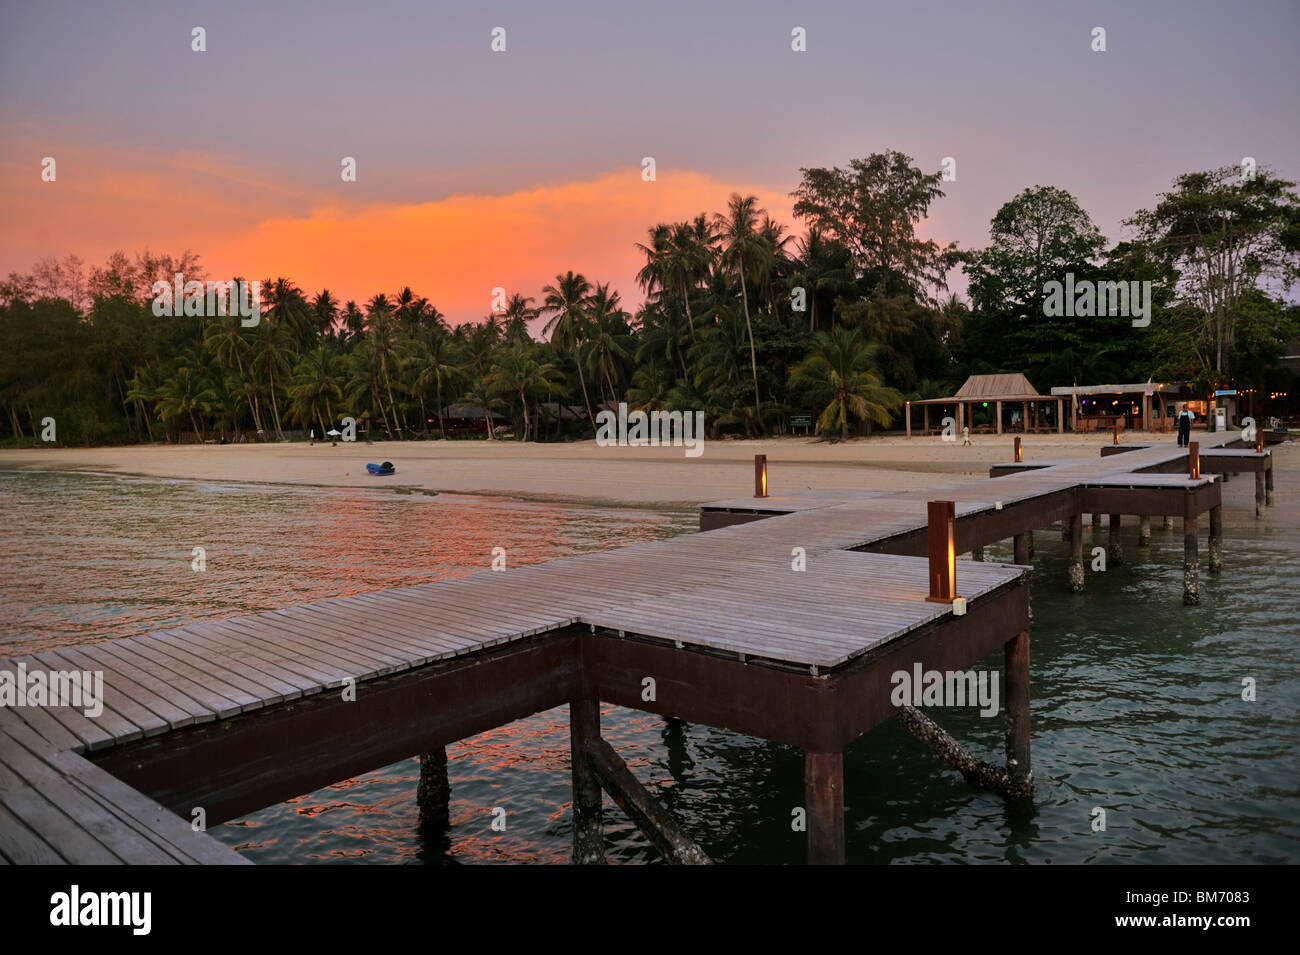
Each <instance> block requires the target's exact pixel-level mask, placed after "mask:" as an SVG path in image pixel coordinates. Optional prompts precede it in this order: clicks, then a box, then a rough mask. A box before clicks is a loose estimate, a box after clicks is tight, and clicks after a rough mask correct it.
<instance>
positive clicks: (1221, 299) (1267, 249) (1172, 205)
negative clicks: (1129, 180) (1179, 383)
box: [1125, 166, 1300, 381]
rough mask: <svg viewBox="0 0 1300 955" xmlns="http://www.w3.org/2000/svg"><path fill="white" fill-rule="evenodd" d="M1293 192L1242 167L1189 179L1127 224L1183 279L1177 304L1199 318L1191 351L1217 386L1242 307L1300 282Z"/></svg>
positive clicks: (1297, 202) (1298, 217) (1266, 174)
mask: <svg viewBox="0 0 1300 955" xmlns="http://www.w3.org/2000/svg"><path fill="white" fill-rule="evenodd" d="M1294 189H1295V183H1294V182H1289V181H1287V180H1285V179H1281V178H1279V177H1278V176H1276V175H1275V174H1274V173H1272V172H1270V171H1269V170H1267V169H1263V168H1261V169H1257V170H1254V171H1253V173H1252V174H1250V175H1247V174H1245V173H1244V172H1243V170H1242V169H1241V167H1239V166H1223V167H1220V168H1218V169H1211V170H1208V171H1205V172H1193V173H1187V174H1185V175H1182V176H1179V177H1178V178H1176V179H1175V180H1174V184H1173V189H1172V190H1171V191H1169V192H1165V193H1162V194H1161V196H1160V201H1159V202H1158V203H1157V204H1156V206H1155V208H1154V209H1149V210H1148V209H1143V210H1141V211H1139V212H1138V213H1136V214H1135V215H1134V216H1133V217H1132V218H1130V219H1128V220H1126V222H1125V224H1126V225H1131V226H1134V227H1136V228H1137V230H1138V236H1139V241H1140V242H1142V243H1144V244H1145V245H1147V246H1148V247H1149V248H1150V249H1151V251H1152V253H1153V254H1154V255H1155V256H1157V257H1158V258H1160V259H1162V260H1163V261H1164V262H1166V263H1167V264H1168V265H1170V266H1172V267H1173V268H1175V269H1177V270H1178V272H1179V273H1180V276H1181V277H1180V280H1179V283H1178V292H1179V296H1178V298H1179V300H1180V301H1181V302H1183V303H1185V304H1186V305H1188V306H1190V307H1191V308H1193V309H1194V310H1195V312H1196V313H1197V314H1198V316H1199V323H1198V326H1197V327H1196V328H1195V330H1194V334H1193V335H1192V337H1191V340H1190V341H1188V342H1187V345H1188V346H1189V347H1191V348H1192V349H1194V351H1195V353H1196V355H1197V356H1198V358H1199V359H1200V362H1201V364H1202V366H1203V367H1204V368H1205V369H1206V371H1207V372H1209V373H1210V375H1211V376H1212V377H1214V378H1215V379H1217V380H1219V381H1227V380H1228V379H1229V378H1230V376H1231V373H1232V370H1233V369H1232V366H1231V360H1230V357H1231V353H1232V349H1233V346H1234V344H1235V342H1236V339H1237V335H1238V333H1239V331H1240V329H1241V327H1242V323H1243V320H1244V319H1245V318H1246V316H1247V314H1248V313H1247V310H1246V309H1244V308H1243V304H1244V302H1245V301H1246V300H1247V299H1248V298H1250V297H1252V296H1253V295H1254V294H1255V293H1256V292H1257V291H1259V290H1260V289H1262V288H1263V289H1267V288H1268V287H1270V286H1271V287H1272V288H1273V289H1274V290H1276V291H1279V292H1286V291H1289V290H1290V289H1291V287H1292V286H1293V285H1294V284H1295V282H1296V281H1297V279H1298V278H1300V255H1298V252H1297V247H1296V242H1295V237H1294V230H1295V229H1296V223H1297V221H1300V197H1297V195H1296V193H1295V192H1294V191H1293V190H1294Z"/></svg>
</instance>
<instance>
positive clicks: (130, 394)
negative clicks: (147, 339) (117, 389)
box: [14, 362, 167, 441]
mask: <svg viewBox="0 0 1300 955" xmlns="http://www.w3.org/2000/svg"><path fill="white" fill-rule="evenodd" d="M164 380H165V378H164V376H163V373H162V369H161V368H159V367H158V365H157V364H156V363H154V362H150V363H148V364H147V365H139V366H137V367H136V369H135V377H134V378H132V379H131V380H130V381H128V382H127V383H126V384H127V390H126V401H127V402H135V403H136V404H137V405H143V406H144V407H145V408H146V409H147V408H153V409H154V411H155V413H156V412H157V407H158V403H159V401H161V400H162V387H163V381H164ZM144 423H145V427H146V428H147V429H148V431H149V440H150V441H152V440H153V426H152V425H150V424H149V415H148V414H147V413H146V414H145V419H144ZM166 425H167V423H166V422H165V421H164V422H163V428H164V430H165V429H166ZM14 432H15V433H17V428H15V429H14Z"/></svg>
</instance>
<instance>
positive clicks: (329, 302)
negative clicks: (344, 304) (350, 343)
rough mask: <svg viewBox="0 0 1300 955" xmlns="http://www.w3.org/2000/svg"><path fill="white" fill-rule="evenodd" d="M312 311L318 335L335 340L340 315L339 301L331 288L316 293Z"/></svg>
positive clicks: (312, 301)
mask: <svg viewBox="0 0 1300 955" xmlns="http://www.w3.org/2000/svg"><path fill="white" fill-rule="evenodd" d="M311 313H312V320H313V322H314V323H315V325H316V335H317V337H318V338H328V339H331V340H333V339H334V338H335V337H336V336H335V329H334V324H335V322H337V321H338V317H339V303H338V299H336V298H335V297H334V296H333V295H331V294H330V290H329V289H327V288H323V289H321V290H320V291H319V292H317V293H316V297H315V298H314V299H312V300H311Z"/></svg>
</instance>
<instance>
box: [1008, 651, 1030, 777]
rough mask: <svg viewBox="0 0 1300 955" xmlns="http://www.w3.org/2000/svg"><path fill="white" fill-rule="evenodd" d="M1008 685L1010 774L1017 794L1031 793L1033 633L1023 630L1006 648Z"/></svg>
mask: <svg viewBox="0 0 1300 955" xmlns="http://www.w3.org/2000/svg"><path fill="white" fill-rule="evenodd" d="M1003 666H1004V669H1005V670H1006V682H1007V712H1006V721H1007V727H1006V729H1007V737H1006V739H1007V775H1008V776H1009V777H1010V780H1011V786H1012V790H1013V793H1015V792H1016V791H1020V792H1021V793H1024V792H1031V791H1032V788H1033V772H1032V768H1031V765H1030V762H1029V631H1028V630H1022V631H1021V632H1020V633H1019V634H1017V635H1016V637H1015V638H1014V639H1012V640H1008V641H1007V642H1006V644H1005V645H1004V646H1003Z"/></svg>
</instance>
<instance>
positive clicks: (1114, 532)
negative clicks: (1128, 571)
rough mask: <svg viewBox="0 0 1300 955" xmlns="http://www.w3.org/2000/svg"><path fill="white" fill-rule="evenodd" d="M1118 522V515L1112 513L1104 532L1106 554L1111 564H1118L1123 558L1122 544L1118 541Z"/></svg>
mask: <svg viewBox="0 0 1300 955" xmlns="http://www.w3.org/2000/svg"><path fill="white" fill-rule="evenodd" d="M1119 523H1120V518H1119V515H1118V514H1112V515H1111V516H1110V524H1109V526H1108V527H1107V533H1106V556H1107V557H1108V558H1110V562H1111V563H1112V564H1118V563H1120V562H1122V561H1123V560H1124V545H1122V544H1121V543H1120V542H1119Z"/></svg>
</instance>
